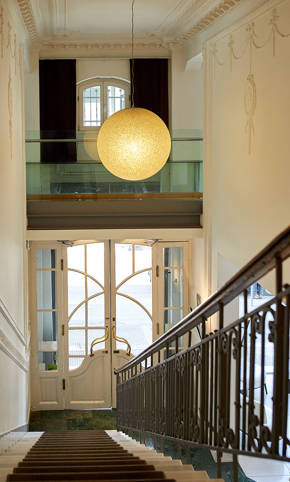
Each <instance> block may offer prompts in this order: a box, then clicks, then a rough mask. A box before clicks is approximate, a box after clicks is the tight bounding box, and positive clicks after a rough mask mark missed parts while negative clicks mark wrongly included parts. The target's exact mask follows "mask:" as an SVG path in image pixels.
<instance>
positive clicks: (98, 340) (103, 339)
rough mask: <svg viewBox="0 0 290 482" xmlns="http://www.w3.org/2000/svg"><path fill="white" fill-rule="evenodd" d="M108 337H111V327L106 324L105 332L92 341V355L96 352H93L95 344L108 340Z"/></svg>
mask: <svg viewBox="0 0 290 482" xmlns="http://www.w3.org/2000/svg"><path fill="white" fill-rule="evenodd" d="M108 338H109V328H108V326H105V334H104V335H103V336H100V337H98V338H95V339H94V340H93V341H92V343H91V349H90V357H92V356H94V352H93V348H94V346H95V345H98V343H102V342H104V341H107V339H108Z"/></svg>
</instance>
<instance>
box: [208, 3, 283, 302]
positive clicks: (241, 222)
mask: <svg viewBox="0 0 290 482" xmlns="http://www.w3.org/2000/svg"><path fill="white" fill-rule="evenodd" d="M289 24H290V4H289V2H288V1H287V0H282V1H281V0H271V1H269V2H267V3H266V4H265V5H264V6H263V7H261V8H259V9H258V10H256V11H255V12H254V13H252V14H251V15H248V16H247V17H246V18H244V19H243V20H242V21H240V22H238V23H236V24H234V25H233V26H232V27H231V28H228V29H226V30H225V31H223V32H222V34H219V35H218V36H216V37H214V38H212V39H211V40H210V41H208V42H207V43H206V45H205V59H204V63H205V104H206V105H205V106H206V111H205V112H206V118H205V196H204V220H205V232H206V259H207V269H208V273H207V274H208V278H209V292H213V291H214V290H215V289H216V288H217V287H218V255H221V256H222V257H224V258H225V259H227V260H228V261H229V262H231V263H232V264H233V265H234V266H235V267H236V269H237V270H238V269H239V268H241V267H242V266H243V265H244V264H245V263H246V262H248V261H249V260H250V259H251V258H252V257H253V256H254V255H255V254H256V253H258V251H259V250H261V249H262V248H263V247H264V246H265V245H266V244H267V243H268V242H270V241H271V240H272V238H274V237H275V236H276V235H277V234H279V232H280V231H281V230H283V229H284V228H285V227H286V226H287V224H288V223H289V219H290V217H289V206H290V190H289V177H290V163H289V158H290V143H289V112H290V96H289V83H290V64H289V52H290V29H289ZM265 287H266V288H268V289H269V290H270V291H272V292H273V291H274V286H273V283H272V281H271V279H270V280H269V279H268V280H267V281H265Z"/></svg>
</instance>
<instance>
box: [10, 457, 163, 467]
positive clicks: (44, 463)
mask: <svg viewBox="0 0 290 482" xmlns="http://www.w3.org/2000/svg"><path fill="white" fill-rule="evenodd" d="M47 464H48V462H47V460H39V461H37V462H34V461H33V462H27V461H26V460H25V459H24V460H23V461H21V462H19V464H18V467H30V466H33V467H35V466H37V467H41V466H47ZM112 464H114V465H118V466H123V465H128V466H131V465H132V466H136V465H145V464H146V462H145V460H141V459H135V458H134V457H132V458H130V459H128V460H127V459H125V460H124V459H119V460H115V459H114V460H111V459H110V460H103V459H102V460H100V461H96V459H83V458H82V459H81V460H67V459H66V460H59V461H58V460H54V461H53V462H51V461H50V462H49V465H50V466H54V467H58V466H66V465H67V466H68V467H74V466H75V465H77V466H80V465H95V466H98V467H99V466H107V465H112ZM154 465H156V464H154Z"/></svg>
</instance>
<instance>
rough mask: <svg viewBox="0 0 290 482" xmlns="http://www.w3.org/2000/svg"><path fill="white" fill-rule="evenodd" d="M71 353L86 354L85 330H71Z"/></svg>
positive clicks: (69, 341)
mask: <svg viewBox="0 0 290 482" xmlns="http://www.w3.org/2000/svg"><path fill="white" fill-rule="evenodd" d="M68 343H69V354H70V355H85V354H86V348H85V330H69V340H68Z"/></svg>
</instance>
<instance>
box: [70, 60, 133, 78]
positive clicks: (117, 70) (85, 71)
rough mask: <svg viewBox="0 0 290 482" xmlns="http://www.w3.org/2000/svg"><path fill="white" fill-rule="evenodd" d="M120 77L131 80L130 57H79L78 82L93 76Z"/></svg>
mask: <svg viewBox="0 0 290 482" xmlns="http://www.w3.org/2000/svg"><path fill="white" fill-rule="evenodd" d="M98 76H100V77H119V78H121V79H124V80H130V63H129V59H78V60H77V82H81V81H82V80H87V79H90V78H92V77H98Z"/></svg>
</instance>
